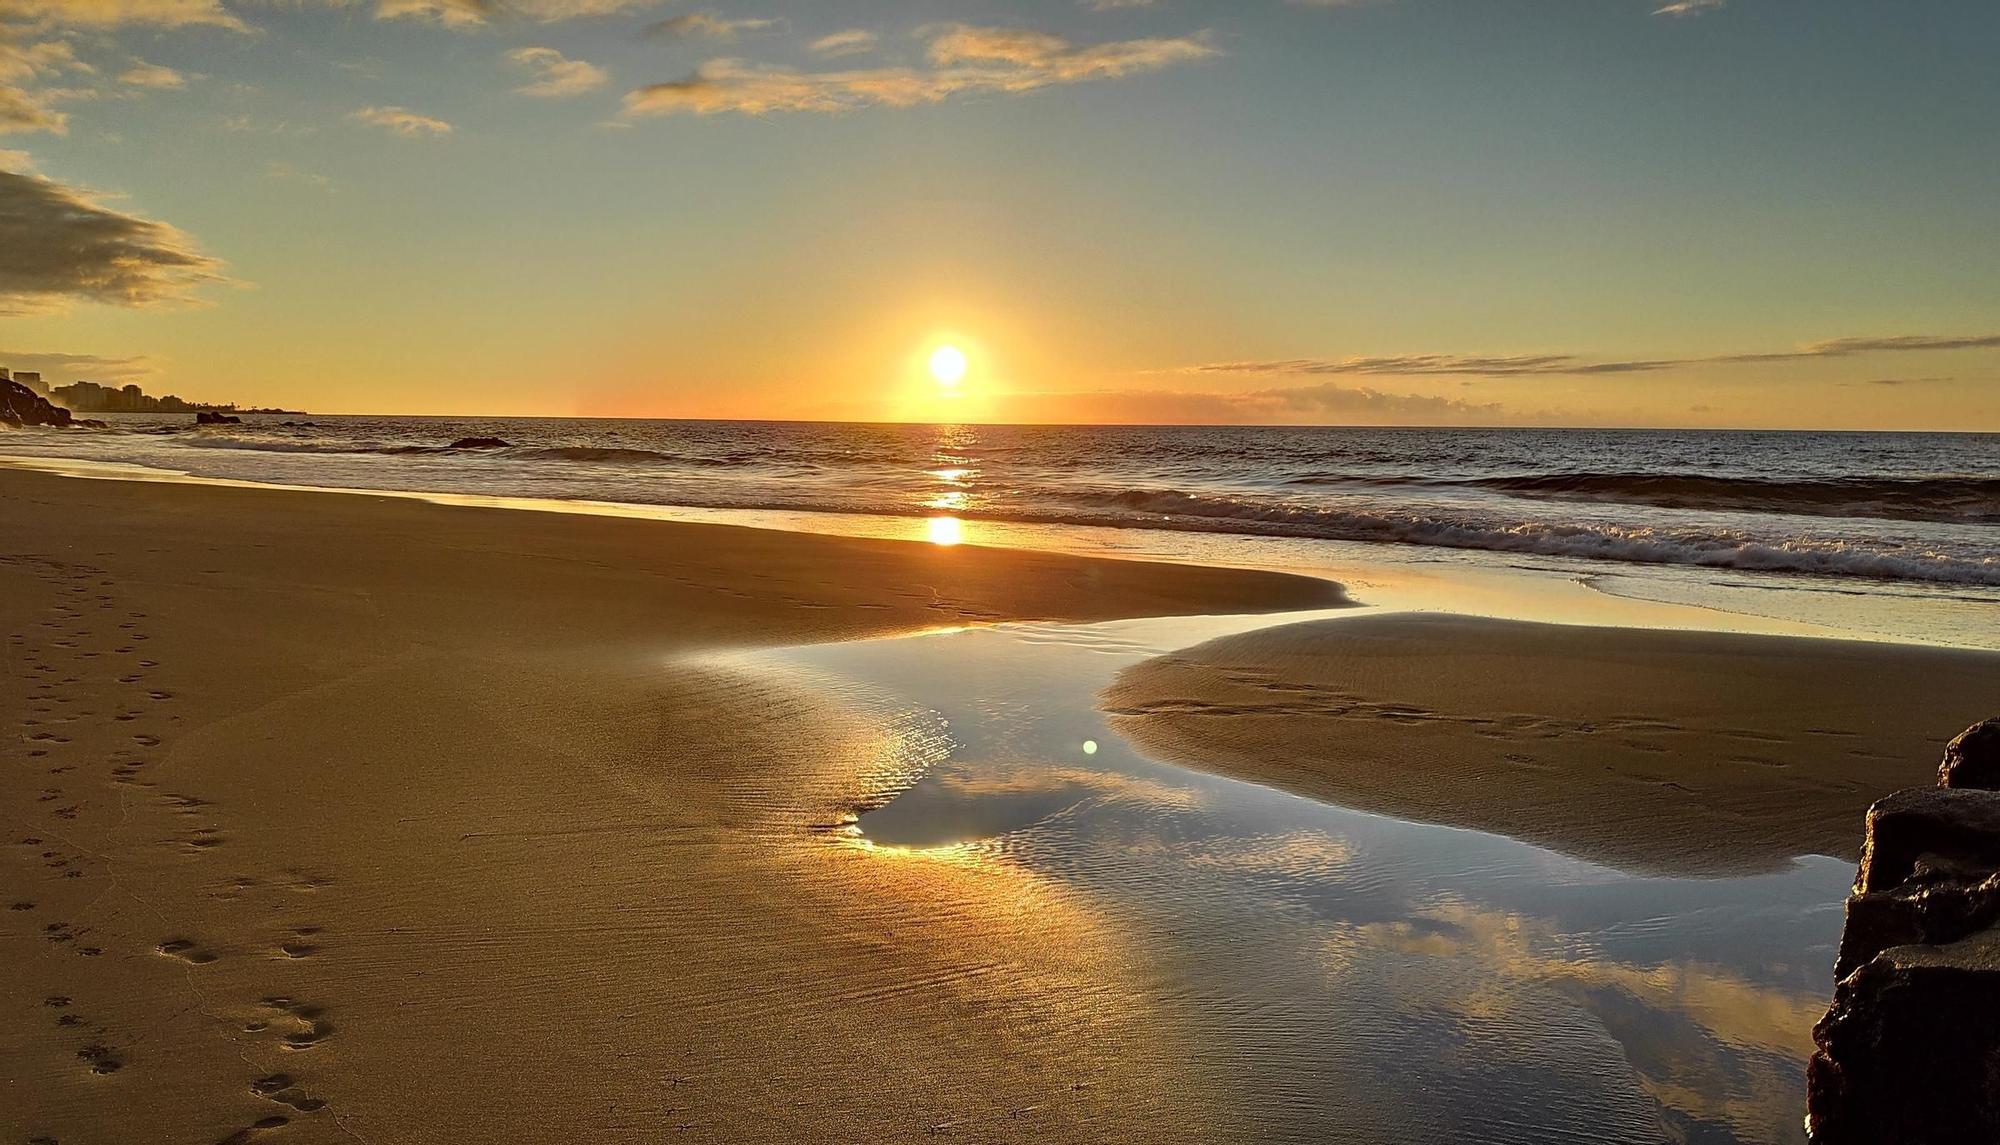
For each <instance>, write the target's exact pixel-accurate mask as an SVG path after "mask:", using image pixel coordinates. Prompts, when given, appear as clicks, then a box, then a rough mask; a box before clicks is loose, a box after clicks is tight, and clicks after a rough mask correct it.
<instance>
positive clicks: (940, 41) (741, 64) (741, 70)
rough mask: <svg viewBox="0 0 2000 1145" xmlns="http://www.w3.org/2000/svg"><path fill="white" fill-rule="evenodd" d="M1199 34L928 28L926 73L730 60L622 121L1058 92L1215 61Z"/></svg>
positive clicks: (648, 98) (667, 87) (638, 100)
mask: <svg viewBox="0 0 2000 1145" xmlns="http://www.w3.org/2000/svg"><path fill="white" fill-rule="evenodd" d="M1219 54H1220V52H1219V49H1217V48H1216V47H1215V46H1214V45H1213V44H1212V43H1211V42H1210V38H1209V37H1208V35H1207V34H1205V33H1203V34H1197V35H1193V36H1183V37H1178V38H1173V39H1146V40H1123V41H1117V42H1113V43H1105V44H1075V43H1072V42H1070V41H1069V40H1066V39H1063V38H1062V37H1060V36H1053V35H1049V34H1047V33H1042V32H1031V31H1026V30H1022V29H1015V28H974V27H967V26H964V25H952V26H948V27H944V28H939V29H933V30H932V31H931V32H930V37H929V44H928V47H927V50H926V52H925V58H926V60H927V61H928V65H929V66H927V67H924V68H909V67H888V68H872V69H866V70H858V71H827V72H802V71H796V70H793V69H790V68H779V67H769V66H764V65H758V64H752V63H748V62H745V61H743V60H737V59H718V60H710V61H708V62H706V63H704V64H702V65H701V66H700V67H698V68H697V69H695V73H694V74H693V75H692V76H689V77H688V78H686V79H682V80H675V81H672V82H669V83H658V84H653V85H651V86H649V87H643V88H640V89H638V90H637V91H633V92H630V93H628V94H627V95H626V97H625V111H626V114H628V115H672V114H695V115H713V114H716V113H720V112H738V113H742V114H745V115H768V114H773V113H777V112H839V111H851V110H854V109H856V108H861V107H868V106H883V107H915V106H918V105H922V104H930V103H939V102H942V101H943V100H946V99H949V98H951V97H952V96H955V95H961V94H968V93H982V92H983V93H999V94H1008V95H1014V94H1021V93H1024V92H1030V91H1035V90H1038V89H1041V88H1045V87H1050V86H1053V85H1057V84H1073V83H1083V82H1086V81H1089V80H1099V79H1115V78H1118V77H1121V76H1128V75H1135V74H1138V73H1141V72H1150V71H1157V70H1159V69H1162V68H1166V67H1171V66H1173V65H1175V64H1180V63H1187V62H1190V61H1195V60H1202V59H1207V58H1209V57H1211V56H1215V55H1219Z"/></svg>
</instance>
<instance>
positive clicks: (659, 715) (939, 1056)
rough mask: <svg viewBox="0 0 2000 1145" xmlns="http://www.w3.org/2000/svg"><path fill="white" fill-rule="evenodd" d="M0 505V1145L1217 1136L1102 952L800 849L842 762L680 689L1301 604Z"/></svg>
mask: <svg viewBox="0 0 2000 1145" xmlns="http://www.w3.org/2000/svg"><path fill="white" fill-rule="evenodd" d="M0 488H4V498H0V506H4V508H0V522H4V527H0V533H3V534H4V536H5V537H6V538H7V541H6V552H5V555H4V559H3V560H0V580H4V584H5V591H4V592H0V623H4V626H5V631H6V634H7V635H6V640H7V675H8V681H7V687H6V696H7V711H6V713H5V716H6V719H7V722H8V724H9V729H10V732H9V736H8V740H9V742H8V745H7V749H6V755H7V758H6V764H7V766H6V767H5V769H4V773H3V774H4V783H5V806H6V808H7V821H8V837H7V839H6V843H7V846H6V847H5V848H4V850H0V856H4V857H0V864H4V866H0V872H4V873H0V899H4V900H5V904H6V905H7V907H8V908H9V909H8V910H7V911H6V913H5V914H4V915H0V918H3V919H4V931H0V936H3V937H0V943H3V944H4V945H0V961H4V965H5V968H6V974H5V980H6V986H5V987H4V989H0V1078H4V1079H5V1081H4V1091H0V1132H4V1135H5V1136H6V1137H7V1138H8V1139H10V1140H42V1139H47V1140H55V1141H61V1142H64V1143H73V1142H131V1141H137V1140H151V1141H162V1142H165V1141H203V1142H206V1141H219V1140H230V1141H249V1140H254V1139H256V1138H257V1137H258V1135H259V1134H262V1133H264V1132H265V1131H266V1130H271V1129H276V1128H278V1127H280V1126H282V1127H283V1128H284V1130H285V1134H284V1140H286V1141H341V1140H346V1141H353V1140H361V1141H377V1142H386V1141H501V1140H505V1141H517V1142H558V1141H571V1140H576V1139H579V1138H580V1137H584V1136H590V1137H592V1138H594V1139H604V1140H624V1139H632V1140H655V1139H660V1138H662V1137H668V1136H674V1135H676V1134H680V1135H686V1136H688V1137H689V1138H690V1139H696V1140H711V1141H740V1140H746V1139H774V1140H789V1139H808V1138H812V1139H822V1138H824V1137H826V1136H828V1135H832V1136H836V1137H838V1136H845V1135H856V1136H858V1135H861V1134H863V1133H865V1134H866V1135H868V1136H870V1137H874V1138H880V1139H885V1140H918V1139H925V1138H926V1137H927V1136H929V1135H932V1134H934V1133H935V1132H937V1131H938V1127H940V1126H961V1127H969V1128H968V1131H976V1132H977V1134H978V1135H979V1136H981V1137H984V1138H986V1139H1002V1138H1005V1139H1018V1140H1035V1139H1041V1140H1047V1139H1050V1138H1051V1136H1052V1135H1053V1136H1055V1137H1059V1138H1067V1139H1073V1140H1074V1139H1092V1140H1112V1139H1132V1140H1156V1139H1159V1137H1160V1136H1161V1132H1162V1129H1161V1127H1162V1126H1167V1127H1178V1128H1170V1129H1169V1130H1168V1133H1169V1135H1172V1134H1175V1133H1180V1134H1183V1135H1184V1136H1186V1137H1187V1138H1188V1139H1208V1138H1212V1137H1213V1136H1214V1130H1215V1127H1214V1126H1213V1125H1211V1124H1206V1123H1204V1121H1203V1119H1202V1118H1203V1114H1204V1111H1205V1110H1208V1109H1212V1108H1216V1107H1219V1104H1220V1099H1219V1095H1216V1100H1214V1101H1204V1100H1203V1098H1202V1096H1201V1095H1202V1092H1203V1085H1204V1083H1203V1081H1202V1079H1200V1078H1198V1077H1193V1076H1178V1077H1177V1076H1174V1069H1175V1067H1174V1063H1175V1061H1176V1053H1175V1048H1174V1046H1173V1044H1172V1039H1171V1032H1170V1031H1162V1030H1161V1029H1158V1028H1156V1027H1155V1026H1153V1025H1151V1024H1149V1023H1148V1021H1147V1015H1146V1014H1145V1013H1144V1012H1143V1011H1142V1010H1141V1009H1140V1007H1139V1006H1138V1004H1137V1000H1136V999H1130V998H1122V997H1121V996H1120V994H1119V992H1118V991H1117V990H1116V989H1115V988H1109V987H1107V986H1106V982H1107V981H1112V982H1115V980H1116V979H1115V971H1116V966H1117V964H1118V961H1119V960H1120V959H1122V958H1130V957H1135V955H1134V954H1133V952H1130V951H1127V950H1124V949H1123V948H1121V946H1120V945H1119V943H1118V942H1117V940H1116V936H1115V935H1106V934H1103V933H1100V932H1098V931H1096V930H1094V929H1093V927H1092V924H1091V920H1090V919H1088V918H1080V917H1076V916H1074V915H1072V914H1067V913H1065V912H1064V911H1062V910H1059V909H1047V910H1044V909H1041V908H1042V907H1043V906H1044V905H1045V904H1042V903H1039V902H1037V901H1036V900H1035V899H1034V897H1033V895H1032V893H1031V891H1032V888H1023V887H1019V886H1011V885H1007V884H1006V883H1005V882H1004V881H995V880H991V879H980V878H977V877H973V876H970V875H967V876H966V877H964V878H962V879H953V878H951V877H949V874H948V872H940V871H939V870H937V869H934V868H922V869H918V868H899V867H897V866H895V865H893V864H883V863H879V862H867V861H865V860H864V858H863V856H861V855H860V854H859V853H857V852H855V851H852V850H847V849H841V848H834V847H829V846H826V845H824V843H823V842H822V838H821V835H822V831H823V829H824V828H825V827H827V826H829V825H831V824H833V823H835V822H837V821H839V820H840V819H841V818H842V817H843V816H847V815H851V813H852V811H853V808H854V804H855V802H856V801H857V799H858V798H859V794H860V792H861V791H862V789H863V784H862V782H861V780H860V775H861V773H862V772H863V771H864V770H865V769H866V768H868V767H869V766H870V765H871V764H872V762H873V760H874V758H875V756H876V754H877V753H878V751H879V747H880V745H879V743H878V742H877V733H876V732H875V731H874V730H873V729H871V728H869V727H867V726H865V725H864V724H862V723H860V722H859V721H857V720H854V719H852V718H850V717H847V716H845V715H844V714H843V713H841V712H839V711H837V710H833V709H831V708H828V707H826V706H824V705H821V704H818V703H816V702H815V701H814V700H813V698H812V697H810V696H804V695H800V694H797V693H795V692H793V691H790V690H785V689H778V688H774V687H771V686H766V685H762V684H760V683H759V682H758V681H755V680H747V679H737V678H721V677H718V676H716V675H714V674H712V673H710V672H706V671H704V670H700V669H695V668H690V667H682V666H678V665H677V664H676V656H677V655H678V654H680V653H682V652H685V651H687V650H690V649H694V648H698V647H719V646H730V645H739V644H747V643H757V642H761V643H789V642H801V641H811V640H830V639H838V638H843V637H852V636H858V635H863V634H869V633H885V632H892V631H897V630H909V629H915V628H920V627H927V626H935V625H946V624H957V623H966V622H972V621H981V620H990V619H995V618H1001V617H1019V616H1039V617H1069V618H1077V619H1085V618H1099V617H1105V616H1112V615H1122V614H1126V613H1148V612H1163V613H1173V612H1200V611H1218V610H1243V609H1250V608H1282V607H1306V606H1312V605H1315V604H1321V603H1325V602H1327V601H1328V600H1329V599H1330V597H1331V594H1332V591H1333V590H1332V589H1331V588H1330V587H1329V586H1327V585H1326V584H1324V583H1323V582H1316V581H1310V580H1305V579H1300V578H1289V577H1282V576H1274V575H1266V574H1259V573H1239V572H1223V571H1209V570H1203V569H1194V568H1181V567H1171V566H1149V565H1137V564H1116V563H1109V562H1095V563H1094V562H1089V561H1082V560H1075V559H1067V558H1059V557H1044V556H1038V555H1035V554H1026V553H1009V552H999V551H979V550H973V549H958V550H950V549H942V548H934V547H930V546H918V545H899V544H890V543H879V542H866V541H847V540H841V539H833V538H821V537H806V536H798V535H788V534H781V533H773V532H760V531H753V530H744V529H729V528H720V527H705V526H676V525H667V524H660V523H654V522H631V521H614V520H603V519H592V518H585V517H568V516H562V515H548V514H523V513H516V512H508V511H503V510H485V511H482V510H470V509H447V508H440V507H436V506H430V505H424V504H420V503H416V502H411V501H407V500H392V499H375V498H365V497H356V496H335V495H320V494H311V493H289V492H262V491H246V490H235V489H212V488H197V487H174V486H166V485H139V484H126V483H114V482H92V481H76V480H65V479H60V478H53V477H47V476H41V475H33V474H22V473H6V474H0ZM1086 996H1087V997H1089V998H1091V999H1093V1001H1092V1002H1091V1004H1088V1005H1083V1004H1079V999H1080V998H1083V997H1086ZM260 1127H262V1128H260Z"/></svg>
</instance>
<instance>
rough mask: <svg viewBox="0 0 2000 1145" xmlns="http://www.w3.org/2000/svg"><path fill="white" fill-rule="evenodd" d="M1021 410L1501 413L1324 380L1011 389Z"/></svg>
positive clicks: (1242, 418)
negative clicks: (1263, 385)
mask: <svg viewBox="0 0 2000 1145" xmlns="http://www.w3.org/2000/svg"><path fill="white" fill-rule="evenodd" d="M1010 400H1011V401H1012V402H1014V403H1016V404H1017V405H1018V409H1014V408H1010V411H1009V412H1010V413H1019V414H1023V415H1028V416H1031V417H1033V418H1035V419H1038V420H1044V421H1063V422H1078V423H1089V422H1103V423H1120V424H1139V425H1181V424H1186V425H1203V424H1217V423H1221V424H1261V423H1267V422H1268V423H1296V422H1307V421H1314V420H1325V421H1359V422H1375V423H1394V422H1430V423H1451V422H1494V421H1499V420H1504V419H1505V412H1504V410H1503V409H1502V407H1501V406H1500V405H1499V404H1498V403H1497V402H1468V401H1461V400H1459V399H1457V398H1445V397H1435V396H1432V395H1429V394H1399V393H1391V392H1388V391H1385V390H1378V389H1374V388H1372V387H1367V386H1350V385H1344V384H1342V383H1339V382H1321V383H1318V384H1315V385H1308V386H1289V387H1281V388H1275V389H1265V390H1254V391H1251V392H1249V393H1206V392H1188V391H1175V390H1094V391H1083V392H1075V393H1025V394H1017V395H1014V396H1013V398H1012V399H1010Z"/></svg>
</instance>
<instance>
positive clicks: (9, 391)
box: [0, 378, 70, 426]
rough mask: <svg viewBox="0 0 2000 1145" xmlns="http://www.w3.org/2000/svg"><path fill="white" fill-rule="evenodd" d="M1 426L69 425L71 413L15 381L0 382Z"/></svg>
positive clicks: (10, 379)
mask: <svg viewBox="0 0 2000 1145" xmlns="http://www.w3.org/2000/svg"><path fill="white" fill-rule="evenodd" d="M0 424H4V425H15V426H21V425H56V426H62V425H68V424H70V416H69V411H68V410H66V409H64V408H63V407H61V406H59V405H56V404H54V403H52V402H50V401H49V399H47V398H45V397H43V396H42V395H40V394H38V393H36V392H35V391H33V390H31V389H29V388H28V387H26V386H24V385H22V384H21V383H19V382H17V381H14V380H13V379H12V378H9V379H7V380H6V381H4V382H0Z"/></svg>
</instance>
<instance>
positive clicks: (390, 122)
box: [352, 107, 451, 139]
mask: <svg viewBox="0 0 2000 1145" xmlns="http://www.w3.org/2000/svg"><path fill="white" fill-rule="evenodd" d="M352 118H354V119H358V120H360V121H361V122H362V123H366V124H371V125H373V126H375V127H380V128H385V129H387V130H389V131H393V132H395V133H396V134H398V135H401V136H403V137H404V138H406V139H419V138H424V137H429V136H438V135H449V134H451V124H449V123H446V122H445V121H444V120H442V119H435V118H433V117H431V116H428V115H419V114H418V113H416V112H414V111H411V110H410V109H409V108H406V107H364V108H362V109H361V110H360V111H357V112H355V113H354V115H353V117H352Z"/></svg>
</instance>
